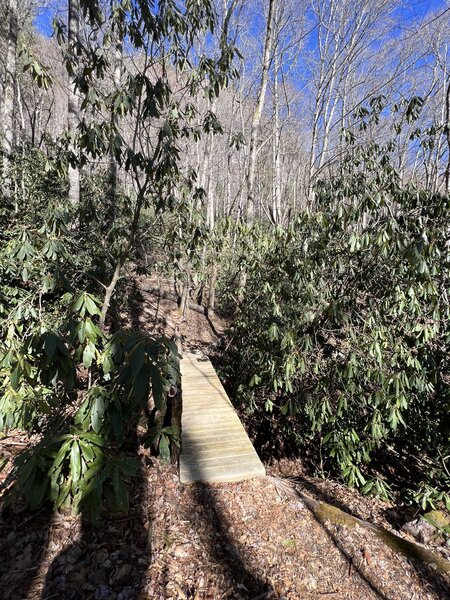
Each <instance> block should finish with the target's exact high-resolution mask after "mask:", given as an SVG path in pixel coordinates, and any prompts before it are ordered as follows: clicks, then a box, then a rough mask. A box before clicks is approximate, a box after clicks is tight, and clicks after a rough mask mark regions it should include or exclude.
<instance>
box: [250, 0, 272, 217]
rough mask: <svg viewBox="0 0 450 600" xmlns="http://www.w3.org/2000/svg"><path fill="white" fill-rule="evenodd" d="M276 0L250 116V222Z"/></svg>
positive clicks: (270, 12)
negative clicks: (259, 81) (254, 102)
mask: <svg viewBox="0 0 450 600" xmlns="http://www.w3.org/2000/svg"><path fill="white" fill-rule="evenodd" d="M275 3H276V0H269V10H268V14H267V24H266V34H265V39H264V52H263V60H262V66H261V67H262V68H261V84H260V87H259V92H258V96H257V100H256V106H255V110H254V112H253V117H252V125H251V131H250V144H249V160H248V166H247V173H246V181H247V207H246V212H247V220H248V221H249V222H250V223H251V222H252V221H253V218H254V214H255V198H254V192H255V174H256V155H257V150H258V134H259V126H260V123H261V117H262V112H263V108H264V103H265V100H266V92H267V84H268V81H269V69H270V61H271V55H272V47H273V22H274V13H275Z"/></svg>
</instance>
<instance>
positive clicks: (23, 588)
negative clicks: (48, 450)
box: [0, 280, 450, 600]
mask: <svg viewBox="0 0 450 600" xmlns="http://www.w3.org/2000/svg"><path fill="white" fill-rule="evenodd" d="M151 283H152V282H147V281H143V280H140V281H137V282H136V284H135V286H134V288H133V290H132V291H131V292H132V294H133V295H132V300H130V305H131V306H132V311H131V312H129V313H128V314H127V315H126V318H124V323H123V324H124V325H132V326H133V327H139V328H141V329H144V330H148V331H154V330H155V329H159V330H160V331H161V332H162V331H163V330H165V331H166V333H172V332H171V331H170V329H171V328H173V327H174V325H176V323H177V321H179V315H178V310H177V307H176V305H175V303H174V302H173V301H171V300H159V301H158V299H157V298H156V297H155V296H154V295H153V294H152V293H150V292H146V291H143V289H145V288H146V287H147V288H149V287H151V285H150V284H151ZM153 283H154V282H153ZM131 292H130V293H131ZM130 298H131V296H130ZM156 311H157V312H158V314H156ZM225 325H226V323H224V322H223V321H221V320H220V319H214V321H213V322H212V321H211V320H208V319H207V318H206V317H205V316H204V315H201V314H199V313H197V312H194V311H189V314H188V318H187V319H186V320H185V321H184V322H182V323H180V326H179V331H180V334H181V337H182V340H183V343H184V346H185V347H189V348H190V349H193V348H197V349H201V350H203V351H205V352H208V351H209V350H212V349H214V347H215V346H216V344H217V342H218V340H219V336H220V334H221V333H222V331H223V330H224V327H225ZM23 444H25V441H24V437H23V436H22V435H21V433H20V432H10V434H9V435H8V437H6V438H3V439H2V440H0V454H3V455H5V456H8V455H10V456H13V455H14V454H16V453H17V452H20V451H21V450H22V449H23ZM139 459H140V463H141V469H140V476H139V477H138V478H137V479H136V483H135V485H134V487H133V489H132V491H131V498H130V506H131V508H130V513H129V514H128V515H127V516H126V517H123V516H122V517H117V518H108V519H107V520H105V521H104V522H103V524H102V526H101V527H99V528H97V529H95V528H92V527H91V526H88V525H86V524H84V523H83V522H82V519H81V518H80V517H75V516H72V515H70V514H66V513H57V514H55V515H53V516H52V515H51V513H50V511H49V510H48V507H45V508H44V509H42V510H40V511H39V512H37V513H30V512H28V511H26V510H24V508H23V506H21V505H16V506H13V507H11V508H9V509H7V510H6V511H4V512H3V513H1V514H0V598H1V599H2V600H32V599H33V600H34V599H38V598H42V599H43V600H51V599H57V598H58V599H66V598H67V599H69V598H70V599H78V598H86V599H87V598H92V599H94V600H109V599H111V600H140V599H142V600H144V599H148V600H150V599H151V600H153V599H154V600H160V599H161V600H162V599H177V600H180V599H186V600H187V599H192V600H213V599H214V600H215V599H217V600H219V599H225V598H227V599H235V600H238V599H240V600H247V599H253V600H263V599H278V600H283V599H284V600H287V599H289V600H310V599H311V600H312V599H314V600H319V599H323V600H327V599H330V600H341V599H344V598H345V599H349V600H353V599H354V600H356V599H357V600H365V599H367V600H372V599H374V600H375V599H384V600H435V599H438V598H439V599H444V598H450V584H449V581H447V580H445V578H444V577H443V576H442V575H440V574H439V573H438V572H437V571H436V570H434V569H433V568H431V567H426V566H424V565H423V564H420V563H418V562H416V561H413V560H409V559H408V558H406V557H405V556H403V555H400V554H398V553H396V552H394V551H393V550H391V549H390V548H389V547H388V546H385V545H384V544H383V543H382V542H381V541H380V540H379V539H378V538H377V537H376V536H375V535H374V533H373V532H372V531H369V530H367V529H365V528H362V527H359V526H356V527H353V528H348V527H346V526H343V525H339V524H333V523H325V524H321V523H319V522H318V520H317V519H316V518H315V517H314V515H313V513H312V512H310V510H309V509H308V508H306V506H305V505H304V504H303V503H302V502H301V501H300V500H296V499H294V498H292V497H287V496H286V495H283V494H282V493H281V492H280V490H279V488H278V487H277V486H276V485H274V481H275V480H274V479H271V478H270V477H268V478H265V479H254V480H251V481H245V482H242V483H234V484H210V485H203V484H194V485H182V484H180V482H179V479H178V473H177V468H176V466H173V465H164V464H162V463H160V462H159V461H158V460H156V459H154V458H153V457H151V456H149V454H148V451H147V450H144V449H143V448H140V449H139ZM267 472H268V474H269V475H271V476H275V477H277V476H283V477H285V476H289V477H295V481H296V483H297V485H298V487H299V489H301V490H302V491H304V492H306V493H308V494H309V495H310V496H312V497H314V498H316V499H317V500H322V501H326V502H329V503H331V504H333V505H335V506H338V507H339V508H341V509H342V510H344V511H345V512H348V513H350V514H352V515H355V516H358V517H360V518H362V519H365V520H368V521H370V522H371V523H375V524H378V525H381V526H383V527H385V528H386V529H389V530H391V531H394V532H396V533H399V532H398V531H397V529H396V523H395V519H394V520H393V519H392V518H389V515H392V514H394V513H395V510H394V509H395V507H394V506H393V505H390V504H389V503H385V502H381V501H379V500H376V499H373V498H368V497H364V496H362V495H360V494H359V493H358V492H356V491H354V490H349V489H348V488H346V487H345V486H343V485H341V484H339V483H338V482H336V481H332V480H321V479H317V478H313V477H310V476H308V474H307V473H306V471H305V469H304V467H303V465H302V463H301V462H300V461H298V460H282V461H276V462H273V463H272V464H270V465H267ZM3 476H4V474H3ZM401 535H404V536H405V537H408V535H407V534H401ZM410 539H412V538H410ZM435 551H436V552H441V553H442V554H444V555H445V552H446V551H445V549H444V548H443V547H442V548H435Z"/></svg>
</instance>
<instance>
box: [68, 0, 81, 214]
mask: <svg viewBox="0 0 450 600" xmlns="http://www.w3.org/2000/svg"><path fill="white" fill-rule="evenodd" d="M68 2H69V51H70V52H71V53H72V55H73V56H76V51H77V50H76V46H77V42H78V36H79V30H80V6H79V0H68ZM75 62H76V61H75ZM79 107H80V102H79V98H78V94H77V91H76V87H75V83H74V82H73V81H70V82H69V93H68V98H67V129H68V132H69V135H70V136H74V135H75V131H76V129H77V126H78V119H79ZM70 152H71V154H73V155H76V153H77V151H76V148H75V145H74V144H73V143H71V144H70ZM69 202H70V204H72V205H73V206H77V205H78V204H79V202H80V170H79V168H78V167H77V166H75V167H74V166H72V165H69Z"/></svg>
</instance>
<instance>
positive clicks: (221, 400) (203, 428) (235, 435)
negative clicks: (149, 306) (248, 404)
mask: <svg viewBox="0 0 450 600" xmlns="http://www.w3.org/2000/svg"><path fill="white" fill-rule="evenodd" d="M181 377H182V379H181V390H182V401H183V412H182V418H181V427H182V433H181V456H180V479H181V481H182V483H190V482H193V481H203V482H226V481H242V480H244V479H250V478H252V477H264V476H265V474H266V473H265V469H264V465H263V464H262V462H261V461H260V459H259V457H258V455H257V454H256V451H255V449H254V448H253V445H252V443H251V441H250V439H249V437H248V435H247V433H246V431H245V429H244V428H243V426H242V423H241V421H240V419H239V417H238V416H237V414H236V412H235V410H234V408H233V406H232V404H231V402H230V400H229V399H228V396H227V394H226V392H225V390H224V389H223V386H222V384H221V383H220V381H219V378H218V377H217V375H216V372H215V370H214V367H213V366H212V364H211V363H210V361H209V360H208V359H205V358H203V357H201V356H200V355H196V354H187V353H184V354H183V359H182V361H181Z"/></svg>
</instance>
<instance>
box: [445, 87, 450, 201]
mask: <svg viewBox="0 0 450 600" xmlns="http://www.w3.org/2000/svg"><path fill="white" fill-rule="evenodd" d="M446 84H447V92H446V94H445V137H446V139H447V147H448V156H447V168H446V170H445V191H446V192H447V194H448V193H450V77H448V78H447V81H446Z"/></svg>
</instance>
